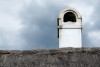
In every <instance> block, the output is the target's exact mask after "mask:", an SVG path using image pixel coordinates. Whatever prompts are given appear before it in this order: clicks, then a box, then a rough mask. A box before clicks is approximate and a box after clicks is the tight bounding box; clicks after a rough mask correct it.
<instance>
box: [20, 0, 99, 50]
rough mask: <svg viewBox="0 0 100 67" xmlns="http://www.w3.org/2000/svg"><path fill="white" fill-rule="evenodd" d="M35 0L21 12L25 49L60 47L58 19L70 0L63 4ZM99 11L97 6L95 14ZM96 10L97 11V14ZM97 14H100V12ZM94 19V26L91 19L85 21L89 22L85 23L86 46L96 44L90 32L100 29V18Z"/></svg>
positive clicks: (84, 37)
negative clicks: (36, 0) (42, 2)
mask: <svg viewBox="0 0 100 67" xmlns="http://www.w3.org/2000/svg"><path fill="white" fill-rule="evenodd" d="M59 1H60V0H59ZM34 2H35V1H34ZM34 2H31V4H30V5H29V6H28V7H24V9H23V11H22V12H21V14H20V16H21V19H22V24H23V26H24V27H23V29H22V32H21V36H22V38H23V40H25V41H26V44H25V47H23V49H39V48H47V49H48V48H58V39H57V21H56V20H57V17H58V14H59V13H60V11H61V10H62V9H64V8H67V7H68V5H69V4H70V3H69V2H68V4H67V3H64V2H63V3H62V4H61V3H60V2H59V3H56V2H54V1H46V0H45V4H42V5H39V4H38V3H37V2H36V3H34ZM86 2H87V1H86ZM89 2H90V3H91V4H92V5H93V4H95V3H94V2H91V1H90V0H89ZM81 3H82V2H81ZM66 4H67V5H66ZM76 4H77V3H76ZM98 7H99V6H98ZM99 8H100V7H99ZM80 10H81V9H80ZM97 11H98V9H97V8H95V11H94V13H93V16H95V15H96V14H97V13H99V11H98V12H97ZM95 12H97V13H96V14H95ZM96 16H98V14H97V15H96ZM83 18H84V17H83ZM93 21H94V25H93V26H91V25H90V22H89V21H88V22H87V21H85V22H87V23H86V24H84V25H83V32H82V35H83V38H82V39H83V46H84V47H92V46H94V45H91V44H92V43H93V42H91V39H90V38H89V35H88V33H90V32H91V31H94V30H97V29H98V30H99V27H100V26H99V25H100V24H99V23H97V22H99V21H100V20H99V19H98V20H93ZM83 23H84V22H83Z"/></svg>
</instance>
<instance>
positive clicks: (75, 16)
mask: <svg viewBox="0 0 100 67" xmlns="http://www.w3.org/2000/svg"><path fill="white" fill-rule="evenodd" d="M58 38H59V48H64V47H73V48H81V47H82V17H81V15H80V13H79V12H78V11H77V10H76V9H73V8H68V9H64V10H63V11H62V12H61V13H60V14H59V17H58Z"/></svg>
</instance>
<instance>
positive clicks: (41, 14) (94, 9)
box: [0, 0, 100, 50]
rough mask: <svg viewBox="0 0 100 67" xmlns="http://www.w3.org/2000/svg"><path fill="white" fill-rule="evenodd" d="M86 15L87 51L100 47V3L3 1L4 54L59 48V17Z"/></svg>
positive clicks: (0, 46) (0, 40) (0, 41)
mask: <svg viewBox="0 0 100 67" xmlns="http://www.w3.org/2000/svg"><path fill="white" fill-rule="evenodd" d="M68 7H73V8H75V9H76V10H78V11H79V12H80V14H81V15H82V20H83V21H82V23H83V32H82V33H83V35H82V36H83V47H100V42H99V41H100V0H0V50H30V49H51V48H58V39H57V17H58V15H59V13H60V12H61V11H62V10H63V9H65V8H68Z"/></svg>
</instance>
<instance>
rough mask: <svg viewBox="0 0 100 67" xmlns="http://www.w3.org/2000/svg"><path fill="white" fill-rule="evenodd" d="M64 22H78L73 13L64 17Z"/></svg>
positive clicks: (68, 13)
mask: <svg viewBox="0 0 100 67" xmlns="http://www.w3.org/2000/svg"><path fill="white" fill-rule="evenodd" d="M63 21H64V22H68V21H70V22H76V15H75V14H74V13H73V12H67V13H65V14H64V16H63Z"/></svg>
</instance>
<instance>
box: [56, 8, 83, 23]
mask: <svg viewBox="0 0 100 67" xmlns="http://www.w3.org/2000/svg"><path fill="white" fill-rule="evenodd" d="M70 15H71V16H70ZM68 17H70V18H68ZM68 21H71V22H76V23H74V24H81V22H82V17H81V15H80V13H79V12H78V11H77V10H76V9H74V8H68V9H64V10H63V11H62V12H61V13H60V14H59V17H58V24H59V25H62V24H63V23H65V22H68Z"/></svg>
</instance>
